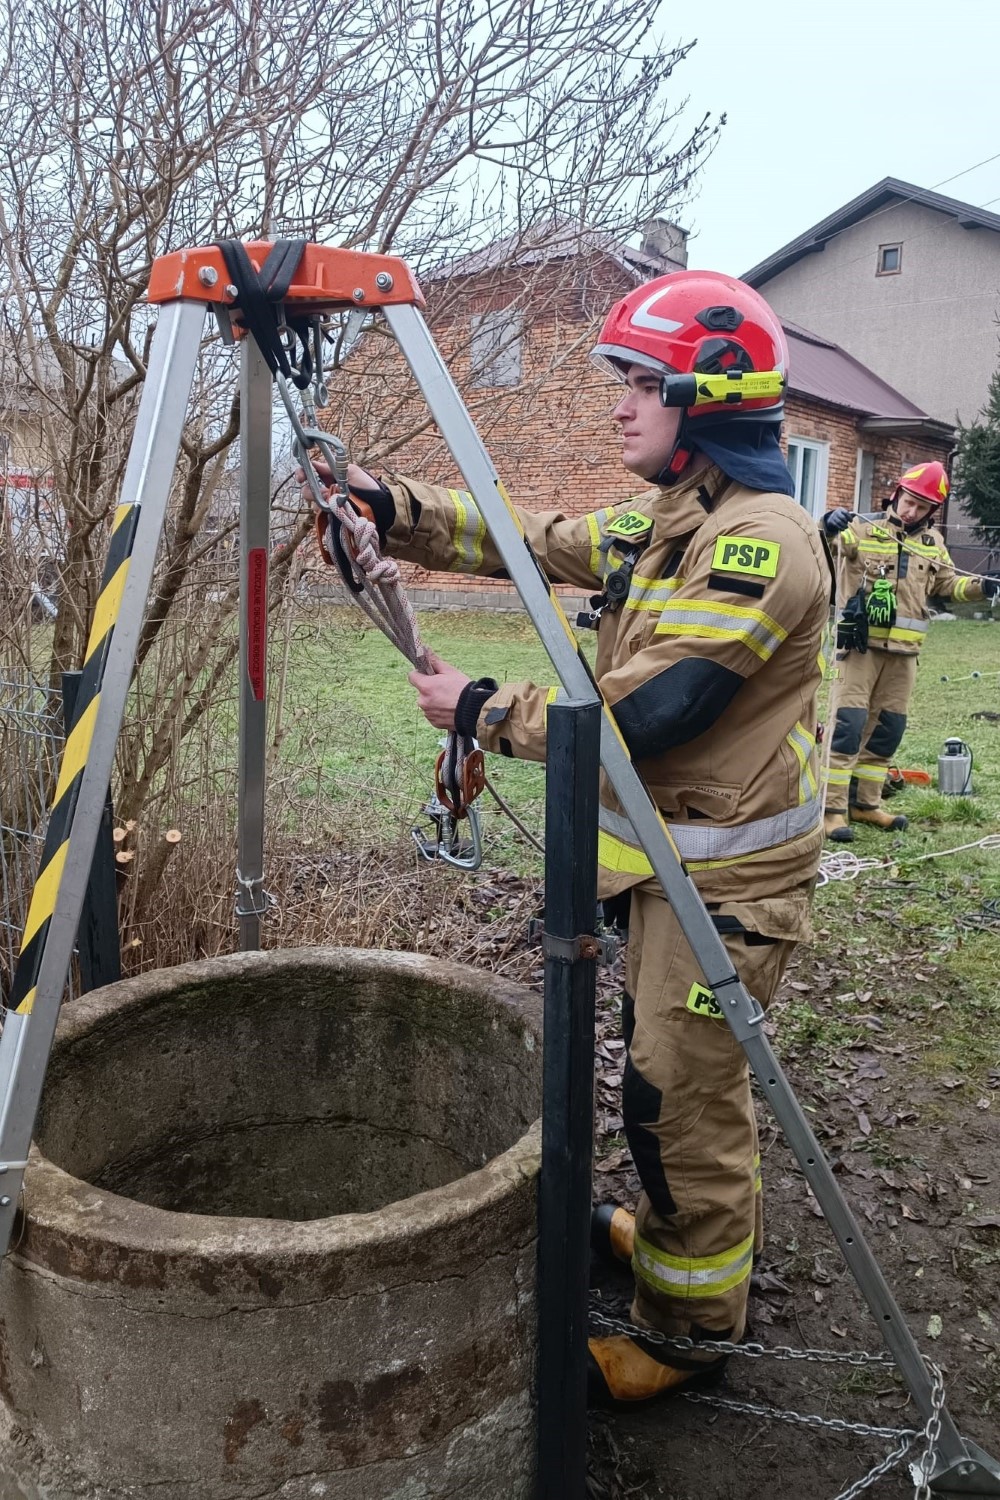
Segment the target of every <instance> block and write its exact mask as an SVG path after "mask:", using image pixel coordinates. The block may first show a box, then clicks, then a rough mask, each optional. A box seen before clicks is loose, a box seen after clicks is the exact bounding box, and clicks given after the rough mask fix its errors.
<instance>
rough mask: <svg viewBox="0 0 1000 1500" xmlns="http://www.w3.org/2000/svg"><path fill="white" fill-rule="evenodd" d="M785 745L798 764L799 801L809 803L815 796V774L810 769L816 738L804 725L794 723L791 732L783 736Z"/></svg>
mask: <svg viewBox="0 0 1000 1500" xmlns="http://www.w3.org/2000/svg"><path fill="white" fill-rule="evenodd" d="M785 744H786V745H790V746H791V748H792V750H793V751H794V753H795V758H796V760H797V761H798V763H799V801H800V802H809V801H810V800H811V799H812V798H813V797H815V795H816V773H815V772H814V771H813V768H812V757H813V751H814V750H815V748H816V737H815V735H812V734H810V733H809V731H808V729H807V728H806V727H805V725H804V724H799V723H796V725H795V728H794V729H793V730H792V732H791V733H790V734H786V735H785Z"/></svg>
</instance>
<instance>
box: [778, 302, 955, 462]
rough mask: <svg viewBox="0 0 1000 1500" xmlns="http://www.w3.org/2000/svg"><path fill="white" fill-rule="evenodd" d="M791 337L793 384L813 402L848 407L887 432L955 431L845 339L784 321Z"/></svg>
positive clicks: (790, 383) (946, 435) (865, 423)
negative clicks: (849, 348) (834, 338)
mask: <svg viewBox="0 0 1000 1500" xmlns="http://www.w3.org/2000/svg"><path fill="white" fill-rule="evenodd" d="M782 327H783V328H784V330H785V333H786V335H787V338H788V356H789V358H788V364H789V377H788V389H789V392H790V393H791V394H792V395H796V396H802V397H804V398H805V399H806V400H808V401H822V402H825V403H826V404H827V405H831V406H839V407H842V408H843V409H844V410H845V411H849V412H853V413H855V415H856V416H857V417H858V418H859V419H861V425H862V426H863V427H867V426H869V425H872V426H874V425H875V424H877V425H878V427H879V428H880V429H881V430H882V431H891V430H893V429H894V428H897V427H898V428H906V429H907V430H908V431H914V430H915V429H916V428H918V427H919V428H920V429H921V430H923V431H925V432H927V433H928V434H934V435H939V436H941V437H942V438H944V439H948V438H949V437H950V435H951V434H952V432H953V429H952V428H951V427H949V425H948V423H947V422H939V421H937V420H936V418H934V417H929V416H928V415H927V413H926V412H925V411H922V410H921V408H920V407H919V406H917V405H916V404H915V403H914V402H913V401H911V400H909V398H908V397H906V396H904V395H902V394H901V393H900V392H899V391H897V390H896V389H895V388H894V387H893V386H891V385H889V383H888V381H885V380H882V379H881V378H880V377H879V376H878V375H876V374H875V372H874V370H869V368H868V366H867V365H863V364H862V363H861V361H860V360H858V359H855V358H854V356H853V355H852V354H848V353H847V351H846V349H841V347H840V345H839V344H834V343H831V342H830V340H829V339H824V338H820V336H819V334H816V333H810V332H809V330H808V329H807V328H800V327H799V325H798V324H797V323H790V322H787V321H785V320H782Z"/></svg>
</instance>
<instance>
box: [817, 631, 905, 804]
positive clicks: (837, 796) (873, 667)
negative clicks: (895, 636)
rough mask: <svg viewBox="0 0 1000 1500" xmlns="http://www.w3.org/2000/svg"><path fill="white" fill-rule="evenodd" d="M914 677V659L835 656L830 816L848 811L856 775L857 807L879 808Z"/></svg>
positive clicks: (885, 654) (878, 654) (881, 654)
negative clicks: (850, 792)
mask: <svg viewBox="0 0 1000 1500" xmlns="http://www.w3.org/2000/svg"><path fill="white" fill-rule="evenodd" d="M916 678H917V657H916V656H915V655H903V654H901V653H899V652H891V651H880V650H879V649H878V648H877V647H875V648H874V649H873V648H869V649H868V651H866V652H864V653H863V654H862V653H859V652H857V651H847V652H838V653H837V681H836V683H835V685H834V690H833V703H832V715H831V717H832V719H833V741H832V744H831V747H830V764H829V767H828V769H827V773H826V784H827V792H826V810H827V812H843V813H846V812H847V800H848V794H849V791H850V784H851V777H852V776H856V777H857V781H858V806H859V807H866V808H873V807H878V806H879V803H880V802H881V798H882V786H883V784H884V782H885V773H886V770H887V768H888V767H889V765H890V764H891V762H892V758H893V756H894V755H895V754H896V751H897V750H898V749H899V746H900V742H901V741H902V738H903V732H904V730H905V729H906V713H907V709H908V708H909V705H910V698H911V696H912V694H913V684H914V683H915V681H916Z"/></svg>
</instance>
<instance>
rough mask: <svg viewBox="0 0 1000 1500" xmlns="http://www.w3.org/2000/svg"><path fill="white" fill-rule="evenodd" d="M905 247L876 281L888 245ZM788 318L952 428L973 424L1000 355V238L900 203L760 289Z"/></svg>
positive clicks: (987, 231)
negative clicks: (894, 268) (892, 271)
mask: <svg viewBox="0 0 1000 1500" xmlns="http://www.w3.org/2000/svg"><path fill="white" fill-rule="evenodd" d="M886 244H900V245H902V257H901V269H900V271H899V273H898V274H897V275H884V276H877V275H876V274H875V272H876V267H877V264H878V252H879V246H880V245H886ZM760 291H761V292H762V293H763V295H764V296H765V297H766V298H767V300H768V301H769V302H770V304H771V306H772V307H773V308H774V309H775V311H776V312H777V313H778V314H779V315H780V316H781V317H783V318H787V319H788V320H789V321H791V322H793V323H798V324H800V325H801V326H802V327H803V328H808V329H810V330H811V331H812V332H813V333H818V334H820V335H821V336H822V337H824V338H828V339H830V340H832V341H833V342H834V343H837V344H840V345H841V347H842V348H843V349H846V350H847V352H848V353H849V354H853V355H854V357H855V359H859V360H861V362H862V364H866V365H868V366H869V367H870V368H871V369H872V370H874V371H875V373H876V374H877V375H880V376H881V377H882V379H883V380H886V381H888V382H889V384H890V385H893V386H895V387H896V389H897V390H898V391H901V392H902V393H903V395H904V396H908V397H909V399H910V400H911V401H914V402H915V403H916V404H917V405H918V406H920V407H922V408H923V410H924V411H926V412H927V413H928V415H929V416H932V417H937V418H938V419H939V420H940V421H943V422H951V423H955V422H966V423H967V422H969V421H971V420H972V418H974V417H975V416H976V414H977V413H978V412H979V410H980V408H981V407H982V405H983V403H984V401H985V399H986V392H987V386H988V384H989V381H990V377H991V376H992V374H993V372H994V370H995V369H996V367H997V361H998V356H1000V340H998V331H1000V330H998V327H997V316H998V312H1000V233H995V232H994V231H993V230H990V229H963V228H961V226H960V225H959V224H958V222H957V221H956V220H955V219H953V218H951V217H949V216H948V215H946V214H942V213H937V212H936V211H935V210H933V209H929V208H925V207H923V205H921V204H917V203H900V204H898V205H896V206H894V207H892V208H889V209H887V210H884V211H881V212H879V213H876V214H874V215H873V216H872V217H871V218H869V219H868V220H866V221H865V222H863V223H861V224H856V225H854V226H853V227H852V228H850V229H845V230H844V231H843V232H842V233H841V234H838V235H836V236H835V237H834V238H833V239H832V240H830V241H828V243H827V246H826V248H825V250H823V251H821V252H818V253H817V254H814V255H806V256H804V257H803V258H802V259H801V260H799V261H796V263H795V264H794V265H792V266H789V267H788V269H787V270H785V271H782V272H780V273H779V274H778V275H776V276H773V277H772V278H771V279H770V280H769V281H766V282H763V283H761V285H760Z"/></svg>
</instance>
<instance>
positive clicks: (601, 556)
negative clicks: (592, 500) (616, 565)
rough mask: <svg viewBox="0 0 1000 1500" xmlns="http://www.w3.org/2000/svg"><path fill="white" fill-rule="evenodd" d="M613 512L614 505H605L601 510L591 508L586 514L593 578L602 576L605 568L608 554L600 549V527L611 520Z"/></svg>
mask: <svg viewBox="0 0 1000 1500" xmlns="http://www.w3.org/2000/svg"><path fill="white" fill-rule="evenodd" d="M614 513H615V508H614V506H613V505H606V506H605V507H604V509H603V510H592V511H591V512H590V513H589V514H588V516H587V530H588V531H589V532H590V571H591V572H592V573H593V575H594V577H595V578H603V577H604V574H605V572H606V570H607V557H608V554H607V552H606V551H603V552H602V550H601V540H602V538H601V528H602V527H603V526H605V525H606V524H607V522H608V521H610V520H611V517H612V516H613V515H614Z"/></svg>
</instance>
